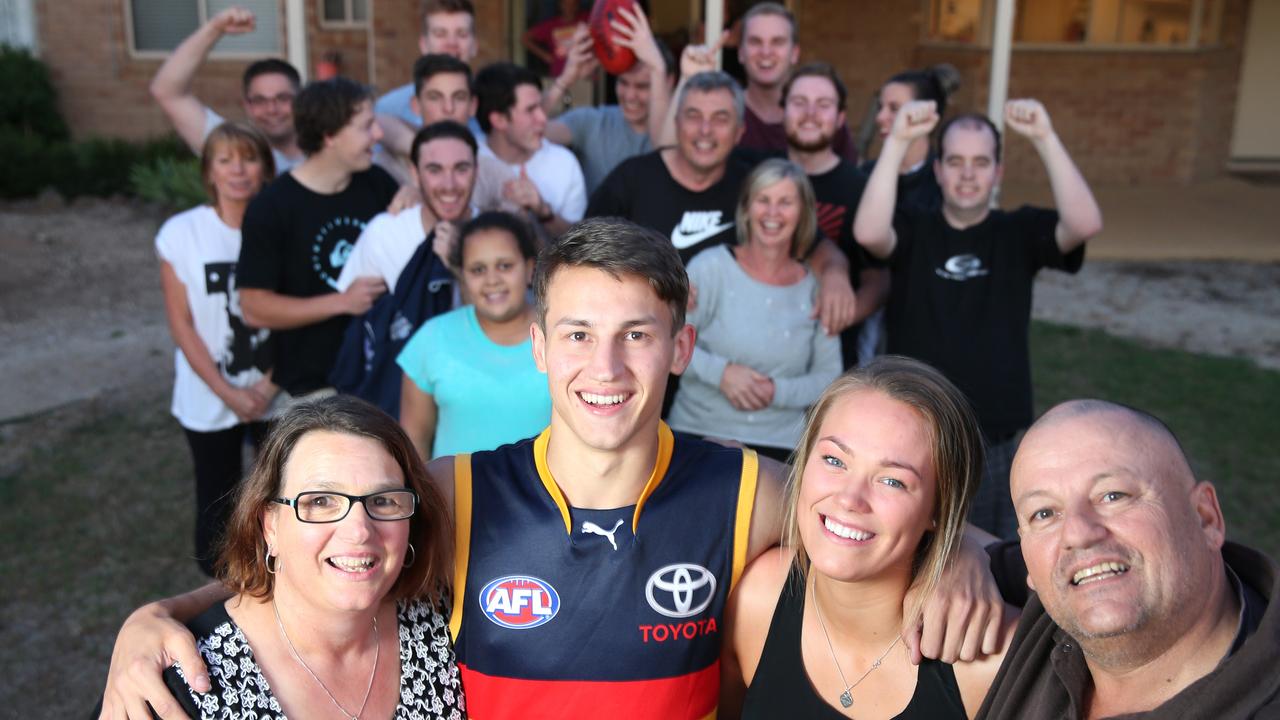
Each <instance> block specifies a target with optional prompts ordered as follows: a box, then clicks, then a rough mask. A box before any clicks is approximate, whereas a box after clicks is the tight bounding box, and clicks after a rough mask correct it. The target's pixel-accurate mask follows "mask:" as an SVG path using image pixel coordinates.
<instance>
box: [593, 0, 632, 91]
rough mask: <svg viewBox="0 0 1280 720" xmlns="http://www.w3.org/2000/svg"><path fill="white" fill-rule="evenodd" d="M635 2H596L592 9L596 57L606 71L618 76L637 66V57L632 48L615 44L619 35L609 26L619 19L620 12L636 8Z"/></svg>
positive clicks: (617, 0)
mask: <svg viewBox="0 0 1280 720" xmlns="http://www.w3.org/2000/svg"><path fill="white" fill-rule="evenodd" d="M635 5H636V3H635V0H596V2H595V5H593V6H592V8H591V20H590V24H591V39H592V40H593V41H594V44H595V50H596V57H597V58H599V60H600V65H601V66H602V67H603V68H604V69H605V71H607V72H609V73H611V74H613V75H618V74H620V73H624V72H626V71H628V70H630V69H631V66H632V65H635V64H636V55H635V53H633V52H631V49H630V48H625V47H622V46H621V45H616V44H614V38H615V37H617V33H616V32H615V31H614V29H613V27H612V26H610V25H609V21H610V20H613V19H614V18H615V17H619V19H621V18H620V16H619V15H618V10H619V9H620V8H624V7H625V8H627V9H628V10H630V9H632V8H634V7H635Z"/></svg>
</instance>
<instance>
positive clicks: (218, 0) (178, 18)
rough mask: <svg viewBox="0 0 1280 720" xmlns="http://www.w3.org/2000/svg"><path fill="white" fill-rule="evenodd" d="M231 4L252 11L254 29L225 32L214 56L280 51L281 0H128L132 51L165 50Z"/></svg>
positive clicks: (159, 51)
mask: <svg viewBox="0 0 1280 720" xmlns="http://www.w3.org/2000/svg"><path fill="white" fill-rule="evenodd" d="M232 6H237V7H243V8H246V9H248V10H250V11H252V12H253V16H254V28H253V31H252V32H248V33H244V34H242V35H224V36H223V37H222V39H221V40H219V41H218V44H217V45H215V46H214V47H213V54H214V55H215V56H217V55H229V56H236V55H270V54H277V53H279V52H280V35H281V33H280V7H279V0H129V2H128V3H126V7H127V8H128V10H129V30H130V33H129V36H130V40H131V42H132V48H133V51H134V52H135V53H137V54H140V55H146V54H160V55H162V54H166V53H168V52H170V51H172V50H173V49H174V48H176V47H177V46H178V44H179V43H181V42H182V41H183V40H184V39H186V37H187V36H188V35H190V34H191V33H193V32H195V31H196V28H198V27H200V26H201V25H203V24H204V23H206V22H208V20H209V18H212V17H214V16H216V15H217V14H218V13H220V12H222V11H223V10H226V9H227V8H229V7H232Z"/></svg>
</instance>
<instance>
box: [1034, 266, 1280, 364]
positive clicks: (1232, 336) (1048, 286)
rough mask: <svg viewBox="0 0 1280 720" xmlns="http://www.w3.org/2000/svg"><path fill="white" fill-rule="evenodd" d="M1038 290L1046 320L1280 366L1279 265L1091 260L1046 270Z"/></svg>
mask: <svg viewBox="0 0 1280 720" xmlns="http://www.w3.org/2000/svg"><path fill="white" fill-rule="evenodd" d="M1035 292H1036V296H1035V305H1034V308H1035V309H1034V313H1035V317H1036V318H1038V319H1041V320H1049V321H1052V322H1056V323H1062V324H1064V325H1076V326H1081V327H1091V328H1099V329H1102V330H1105V331H1106V332H1108V333H1110V334H1112V335H1116V336H1119V337H1127V338H1133V339H1137V340H1140V341H1142V342H1144V343H1147V344H1149V345H1152V346H1155V347H1171V348H1178V349H1180V350H1186V351H1188V352H1194V353H1201V354H1206V355H1220V356H1227V357H1242V358H1248V359H1251V360H1253V361H1254V362H1256V363H1257V364H1258V365H1260V366H1262V367H1266V368H1273V369H1280V324H1278V323H1277V322H1276V317H1278V316H1280V264H1276V263H1245V262H1191V261H1178V262H1141V263H1138V262H1109V261H1098V262H1087V263H1085V266H1084V268H1083V269H1081V271H1080V272H1079V274H1077V275H1065V274H1063V273H1057V272H1045V273H1041V275H1040V276H1039V278H1038V279H1037V281H1036V289H1035Z"/></svg>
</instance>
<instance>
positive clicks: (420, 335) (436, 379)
mask: <svg viewBox="0 0 1280 720" xmlns="http://www.w3.org/2000/svg"><path fill="white" fill-rule="evenodd" d="M396 362H397V363H398V364H399V365H400V368H401V369H402V370H404V374H405V375H406V376H408V377H409V379H411V380H413V382H414V383H415V384H416V385H417V386H418V387H419V388H421V389H422V391H423V392H425V393H428V394H429V395H431V396H432V397H433V398H434V399H435V403H436V407H437V408H438V413H437V415H438V417H437V420H436V436H435V443H434V444H433V445H432V448H431V457H433V458H434V457H439V456H441V455H456V454H457V453H463V452H476V451H478V450H492V449H494V448H496V447H498V446H500V445H505V444H507V443H511V442H515V441H517V440H523V439H524V438H527V437H532V436H534V435H537V434H538V433H539V432H541V431H542V429H543V428H545V427H546V426H547V425H548V424H549V423H550V422H551V395H550V393H548V391H547V378H546V376H545V375H543V374H542V373H541V372H539V371H538V368H537V367H536V366H535V365H534V364H533V348H532V344H531V341H529V340H527V339H526V340H525V341H524V342H522V343H520V344H519V345H511V346H505V345H499V344H497V343H495V342H493V341H492V340H490V339H489V337H488V336H487V335H485V334H484V330H482V329H480V322H479V321H478V320H477V319H476V310H475V308H474V307H473V306H471V305H467V306H464V307H460V308H457V309H455V310H451V311H450V312H447V313H445V314H444V315H438V316H436V317H434V318H432V319H430V320H428V321H427V322H426V323H425V324H424V325H423V326H422V327H421V328H418V331H417V332H416V333H414V335H413V337H412V338H410V339H409V342H408V344H406V345H405V347H404V350H402V351H401V352H400V356H399V357H398V358H396Z"/></svg>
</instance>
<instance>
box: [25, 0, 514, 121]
mask: <svg viewBox="0 0 1280 720" xmlns="http://www.w3.org/2000/svg"><path fill="white" fill-rule="evenodd" d="M125 2H126V0H37V3H36V17H37V25H38V28H39V32H40V47H41V50H40V57H41V59H42V60H43V61H44V62H45V63H46V64H48V66H49V70H50V73H51V75H52V77H53V82H54V85H55V86H56V88H57V90H58V95H59V104H60V106H61V108H62V112H63V115H64V116H65V117H66V119H67V123H68V125H69V126H70V127H71V131H72V133H74V134H75V136H76V137H88V136H109V137H122V138H130V139H139V138H147V137H154V136H157V135H163V134H165V133H168V132H169V131H170V126H169V124H168V121H167V120H166V119H165V117H164V115H163V113H161V112H160V109H159V107H157V106H156V104H155V103H154V102H153V101H152V99H151V95H150V92H149V91H148V85H150V83H151V78H152V76H154V75H155V73H156V70H157V69H159V67H160V63H161V62H162V60H161V59H151V58H137V57H133V56H131V55H130V53H129V51H128V35H127V34H126V27H125V22H126V18H125ZM304 6H305V8H306V13H307V28H308V47H307V53H308V65H309V67H310V69H312V70H314V68H315V66H316V63H317V62H319V61H320V60H321V59H322V57H323V55H324V53H325V52H326V51H329V50H337V51H339V52H341V53H342V59H343V71H344V74H345V75H347V76H348V77H351V78H354V79H356V80H360V81H362V82H371V81H372V82H374V83H375V84H376V85H377V87H378V89H379V91H385V90H389V89H391V88H393V87H396V86H398V85H401V84H403V83H406V82H409V81H410V80H411V79H412V67H413V61H414V60H415V59H417V57H418V32H419V28H420V23H421V14H420V13H421V10H420V3H419V2H406V1H405V0H392V1H387V0H383V1H381V2H378V1H377V0H375V3H374V13H373V15H374V19H373V26H372V28H371V29H370V28H332V27H321V26H320V22H319V14H318V4H317V3H316V2H315V0H307V2H305V3H304ZM476 8H477V15H478V19H477V28H478V30H479V33H478V34H479V38H478V39H479V42H480V58H479V61H484V60H486V59H493V58H497V57H505V55H506V47H507V46H506V33H507V11H506V3H505V2H504V0H479V1H478V2H476ZM280 12H281V18H280V21H279V27H280V28H281V32H282V33H283V32H284V27H285V22H284V16H283V15H284V2H281V3H280ZM371 37H372V39H373V43H374V53H373V68H372V69H373V71H374V72H373V73H370V64H369V61H370V57H369V41H370V38H371ZM281 45H282V51H281V57H284V56H285V52H284V50H283V47H284V40H283V38H282V40H281ZM249 62H251V60H241V59H235V60H232V59H220V58H216V57H214V58H210V59H209V60H208V61H207V62H206V63H205V64H204V65H203V66H202V67H201V68H200V72H199V73H198V74H197V75H196V78H195V81H194V83H193V90H194V92H195V94H196V96H197V97H199V98H200V99H201V100H203V101H204V102H205V103H206V104H208V105H210V106H211V107H213V108H214V109H215V110H217V111H218V112H219V113H221V114H223V115H224V116H226V117H229V118H242V117H243V111H242V110H241V108H240V78H241V75H242V74H243V73H244V69H245V67H246V66H247V65H248V64H249Z"/></svg>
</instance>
